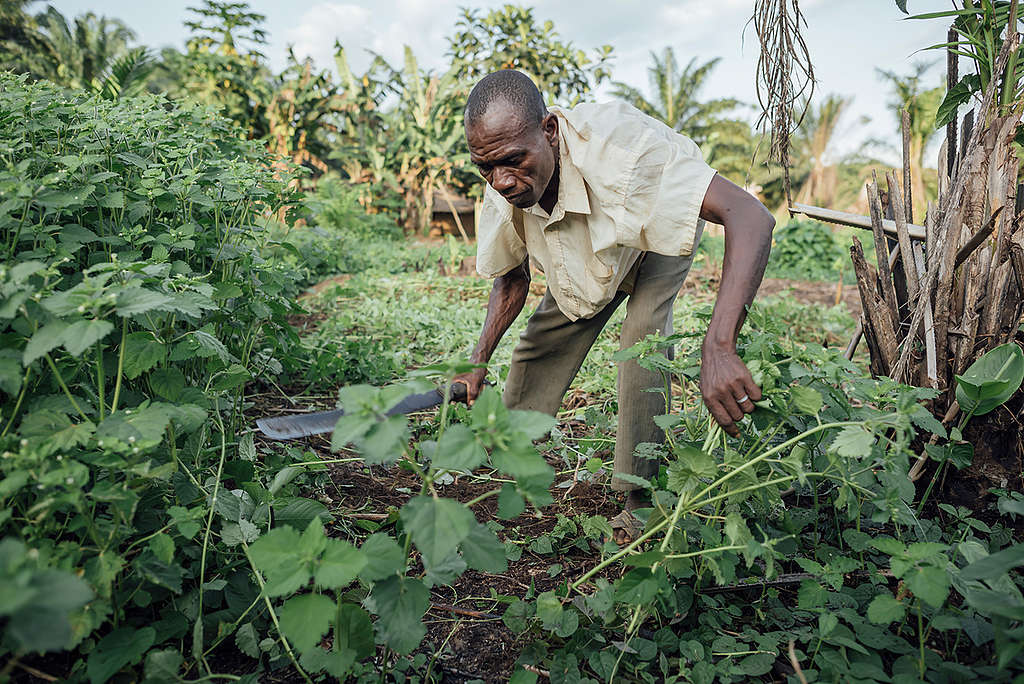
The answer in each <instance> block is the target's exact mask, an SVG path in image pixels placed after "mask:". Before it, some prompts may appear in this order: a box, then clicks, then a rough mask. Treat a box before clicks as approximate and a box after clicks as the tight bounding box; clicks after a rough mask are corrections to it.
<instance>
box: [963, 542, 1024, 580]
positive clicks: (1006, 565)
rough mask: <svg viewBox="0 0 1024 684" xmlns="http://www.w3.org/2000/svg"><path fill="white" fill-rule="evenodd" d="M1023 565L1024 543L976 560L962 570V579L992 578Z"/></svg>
mask: <svg viewBox="0 0 1024 684" xmlns="http://www.w3.org/2000/svg"><path fill="white" fill-rule="evenodd" d="M1021 565H1024V544H1015V545H1014V546H1011V547H1009V548H1006V549H1003V550H1002V551H998V552H996V553H993V554H992V555H990V556H985V557H984V558H979V559H978V560H976V561H974V562H973V563H971V564H970V565H968V566H967V567H966V568H964V569H963V570H962V571H961V572H960V579H962V580H964V581H971V580H992V579H996V578H998V577H1000V576H1001V575H1003V574H1005V573H1007V572H1009V571H1010V570H1012V569H1013V568H1016V567H1019V566H1021Z"/></svg>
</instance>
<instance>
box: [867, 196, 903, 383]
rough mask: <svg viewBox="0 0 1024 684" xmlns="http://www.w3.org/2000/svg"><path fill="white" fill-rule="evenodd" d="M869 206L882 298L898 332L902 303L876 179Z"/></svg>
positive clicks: (894, 329) (893, 326)
mask: <svg viewBox="0 0 1024 684" xmlns="http://www.w3.org/2000/svg"><path fill="white" fill-rule="evenodd" d="M868 206H869V207H870V209H871V223H872V224H873V227H874V229H873V230H872V231H871V232H872V234H873V235H874V238H875V260H876V261H877V262H878V279H879V281H880V284H881V288H882V297H883V298H884V300H885V305H886V306H887V307H888V309H889V315H890V316H891V318H892V328H893V331H896V330H898V329H899V325H900V301H899V299H898V298H897V297H896V287H895V286H894V285H893V282H892V269H891V268H890V267H889V244H888V243H887V242H886V240H885V234H884V233H883V232H882V202H881V200H879V198H878V181H877V180H875V179H872V181H871V183H870V184H869V185H868ZM873 323H874V321H873ZM891 367H892V366H890V368H891Z"/></svg>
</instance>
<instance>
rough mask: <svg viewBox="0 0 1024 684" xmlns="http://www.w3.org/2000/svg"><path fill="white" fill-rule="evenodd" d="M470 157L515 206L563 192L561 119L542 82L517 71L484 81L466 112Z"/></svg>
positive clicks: (488, 76) (470, 98) (472, 94)
mask: <svg viewBox="0 0 1024 684" xmlns="http://www.w3.org/2000/svg"><path fill="white" fill-rule="evenodd" d="M465 124H466V141H467V142H468V143H469V152H470V158H471V159H472V161H473V163H474V164H476V166H477V168H478V169H479V170H480V175H482V176H483V177H484V179H485V180H486V181H487V182H488V184H490V186H491V187H493V188H494V189H495V190H497V191H498V192H499V193H501V195H502V196H503V197H504V198H505V199H506V200H508V201H509V202H510V203H511V204H513V205H515V206H517V207H520V208H525V207H530V206H533V205H534V204H536V203H537V202H539V201H540V199H541V197H542V196H544V193H545V191H547V190H548V189H549V188H554V189H556V190H557V182H558V180H557V179H558V177H557V170H558V120H557V119H556V118H555V116H554V115H553V114H550V113H548V110H547V107H546V106H545V105H544V98H543V97H541V94H540V91H539V90H537V86H535V85H534V84H533V81H531V80H530V78H529V77H528V76H526V75H525V74H522V73H520V72H518V71H514V70H512V69H505V70H503V71H496V72H494V73H493V74H488V75H487V76H485V77H484V78H483V79H481V80H480V82H479V83H477V84H476V86H474V87H473V90H472V91H471V92H470V94H469V100H468V101H467V103H466V112H465Z"/></svg>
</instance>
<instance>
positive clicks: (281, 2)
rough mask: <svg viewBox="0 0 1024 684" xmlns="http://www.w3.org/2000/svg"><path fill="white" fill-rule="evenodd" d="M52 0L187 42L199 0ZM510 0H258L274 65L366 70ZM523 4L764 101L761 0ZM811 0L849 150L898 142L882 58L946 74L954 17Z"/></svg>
mask: <svg viewBox="0 0 1024 684" xmlns="http://www.w3.org/2000/svg"><path fill="white" fill-rule="evenodd" d="M51 4H52V5H53V6H54V7H56V8H57V9H58V10H60V11H61V12H62V13H64V14H65V15H66V16H74V15H77V14H80V13H83V12H86V11H92V12H95V13H97V14H102V15H107V16H111V17H117V18H119V19H121V20H122V21H124V22H125V23H126V24H128V26H129V27H131V28H132V29H133V30H134V31H135V32H136V34H137V36H138V42H139V43H141V44H144V45H148V46H151V47H162V46H166V45H170V46H174V47H178V48H181V47H183V46H184V43H185V39H186V36H187V30H186V29H185V28H184V26H183V22H184V21H185V19H186V18H187V17H188V16H189V12H188V10H187V8H188V7H189V6H190V5H195V4H198V0H162V1H161V2H155V1H154V0H93V1H91V2H89V1H86V0H51ZM502 4H504V3H503V2H496V1H493V0H476V1H475V2H470V1H469V0H347V1H345V0H307V1H305V2H297V1H294V0H292V1H286V0H250V5H251V7H252V9H253V10H254V11H256V12H260V13H262V14H264V15H266V17H267V20H266V23H265V28H266V29H267V30H268V33H269V36H268V39H269V44H268V46H267V47H266V49H265V53H266V55H267V57H268V59H269V60H270V62H271V66H272V67H274V68H275V69H280V68H281V67H282V66H283V65H284V64H285V61H286V55H287V49H288V46H289V45H291V46H293V47H294V50H295V53H296V55H297V56H299V57H304V56H310V57H312V58H313V60H314V62H315V63H316V64H317V65H318V66H320V67H323V68H331V69H333V62H334V60H333V54H334V49H333V46H334V41H335V39H337V40H339V41H340V42H341V44H342V45H343V46H344V47H345V49H346V52H347V54H348V56H349V61H350V64H351V66H352V68H353V70H354V71H356V72H357V73H361V72H362V71H363V70H364V69H365V67H366V66H367V64H368V63H369V61H370V59H371V56H370V53H369V52H368V50H372V51H374V52H377V53H379V54H381V55H383V56H384V57H385V58H386V59H388V61H389V62H391V63H392V64H395V65H401V64H402V59H403V58H402V55H403V46H404V45H409V46H410V47H411V48H412V49H413V51H414V53H415V54H416V56H417V58H418V60H419V63H420V66H421V67H422V68H427V69H437V70H441V69H443V68H444V67H445V65H446V61H447V60H446V56H445V53H446V51H447V41H446V36H448V35H450V34H451V33H452V32H453V28H454V26H455V22H456V21H457V20H458V18H459V15H460V12H459V8H460V7H464V6H470V7H474V8H480V9H484V10H486V9H489V8H494V7H500V6H501V5H502ZM521 4H527V5H529V6H532V7H533V8H534V17H535V18H536V19H538V20H539V21H544V20H547V19H550V20H551V21H553V22H554V25H555V29H556V30H557V31H558V32H559V34H560V35H561V37H562V38H563V39H564V40H568V41H572V42H573V43H574V44H575V45H576V47H579V48H583V49H585V50H590V49H591V48H594V47H597V46H599V45H604V44H609V45H612V46H614V48H615V51H614V54H615V60H614V62H613V63H612V78H613V80H617V81H623V82H626V83H629V84H630V85H634V86H639V87H640V88H641V89H643V90H644V91H645V92H650V91H649V90H648V76H647V68H648V67H649V66H650V64H651V52H652V51H654V52H658V53H660V52H661V51H662V50H663V49H664V48H665V47H666V46H671V47H672V48H673V49H674V50H675V54H676V58H677V60H678V61H679V62H680V65H683V64H685V63H687V62H688V61H689V60H690V59H694V58H696V59H697V60H698V62H699V63H703V62H705V61H707V60H709V59H712V58H715V57H720V58H721V62H720V63H719V64H718V66H717V67H716V68H715V70H714V72H713V73H712V75H711V77H710V78H709V80H708V83H707V85H706V86H705V89H704V91H703V92H702V93H701V95H702V97H703V98H706V99H710V98H717V97H734V98H737V99H739V100H741V101H743V102H747V103H751V104H754V103H756V102H757V95H756V90H755V86H754V78H755V69H756V63H757V57H758V53H759V48H758V42H757V36H756V34H755V33H754V29H753V25H752V24H750V25H748V21H749V19H750V16H751V14H752V12H753V7H754V0H653V1H648V2H642V1H639V0H587V1H586V2H583V1H581V0H536V1H535V2H522V3H521ZM37 7H39V8H40V9H41V8H42V7H43V5H42V4H39V5H37ZM800 7H801V9H802V10H803V12H804V15H805V17H806V20H807V27H806V28H805V29H804V37H805V40H806V42H807V46H808V49H809V51H810V55H811V61H812V63H813V65H814V70H815V76H816V81H817V86H816V90H815V98H816V99H818V101H819V102H820V98H822V97H823V96H824V95H827V94H830V93H839V94H843V95H848V96H853V98H854V99H853V103H852V105H851V107H850V108H849V110H848V112H847V114H846V115H845V116H844V118H843V120H842V122H841V124H840V127H839V132H838V135H837V140H836V141H835V149H836V151H837V153H840V154H845V153H849V152H853V151H856V150H857V149H858V148H859V147H860V146H861V145H862V144H863V143H864V141H866V140H868V139H881V140H886V141H892V144H893V145H895V144H897V140H898V136H897V130H898V129H897V124H896V119H895V115H894V114H893V113H892V112H891V111H890V110H889V109H888V107H887V105H888V103H889V101H890V100H891V94H890V92H889V88H888V86H887V85H886V84H885V82H884V81H882V80H881V79H880V78H879V76H878V74H877V72H876V69H886V70H889V71H894V72H896V73H898V74H908V73H910V72H911V71H912V69H913V65H914V64H916V63H918V62H924V63H929V64H931V65H932V67H931V68H930V70H929V71H928V72H927V76H926V78H927V80H928V83H929V85H941V84H942V83H943V82H944V71H945V64H944V61H945V60H944V59H943V56H942V55H941V54H940V53H939V52H936V51H926V52H916V53H915V51H917V50H919V49H920V48H922V47H924V46H927V45H933V44H936V43H941V42H943V41H944V40H945V36H946V29H947V28H948V23H947V22H945V21H944V20H909V21H908V20H904V19H903V17H904V15H903V14H902V13H901V12H900V11H899V10H898V9H897V8H896V4H895V2H894V0H800ZM949 8H950V2H949V0H910V1H909V9H910V10H911V12H914V13H920V12H929V11H936V10H944V9H949ZM610 98H611V95H610V92H609V87H608V86H605V87H603V88H601V89H600V90H599V91H598V92H597V99H598V100H599V101H600V100H607V99H610ZM750 111H751V112H754V111H755V110H753V109H752V110H750ZM893 149H894V150H895V148H893ZM873 151H874V152H875V154H877V155H878V156H881V157H882V158H883V159H886V160H894V159H895V158H896V154H895V152H894V151H892V152H888V153H886V152H885V151H883V150H880V149H878V148H874V149H873ZM932 156H933V155H932ZM930 165H934V162H933V161H932V162H930Z"/></svg>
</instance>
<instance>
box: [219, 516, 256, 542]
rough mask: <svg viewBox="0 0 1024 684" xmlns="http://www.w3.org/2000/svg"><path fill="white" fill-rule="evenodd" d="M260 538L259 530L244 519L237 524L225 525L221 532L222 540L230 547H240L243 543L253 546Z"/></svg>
mask: <svg viewBox="0 0 1024 684" xmlns="http://www.w3.org/2000/svg"><path fill="white" fill-rule="evenodd" d="M259 537H260V530H259V528H258V527H256V525H254V524H253V523H251V522H249V521H248V520H245V519H244V518H243V519H241V520H239V521H238V522H236V523H233V522H229V523H224V526H223V527H221V530H220V540H221V541H222V542H224V543H225V544H226V545H228V546H238V545H239V544H242V543H243V542H244V543H246V544H251V543H252V542H254V541H256V540H257V539H259Z"/></svg>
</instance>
